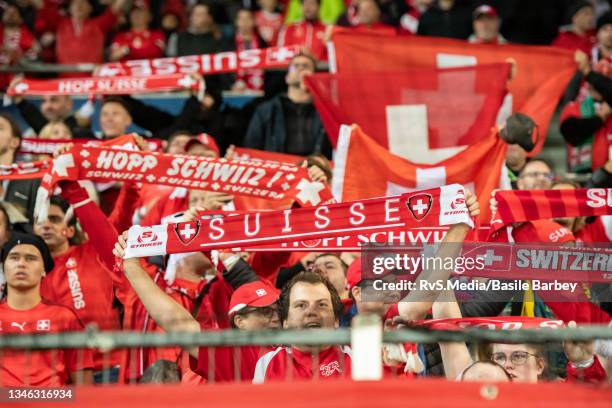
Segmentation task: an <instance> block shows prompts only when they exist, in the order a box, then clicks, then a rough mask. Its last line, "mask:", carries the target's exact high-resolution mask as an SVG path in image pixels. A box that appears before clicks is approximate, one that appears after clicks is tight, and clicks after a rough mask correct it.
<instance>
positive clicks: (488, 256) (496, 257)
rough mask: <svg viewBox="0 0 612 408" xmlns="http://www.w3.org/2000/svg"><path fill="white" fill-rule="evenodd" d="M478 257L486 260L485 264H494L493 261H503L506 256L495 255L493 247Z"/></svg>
mask: <svg viewBox="0 0 612 408" xmlns="http://www.w3.org/2000/svg"><path fill="white" fill-rule="evenodd" d="M478 258H480V259H483V260H484V264H485V266H491V265H493V262H497V261H501V260H503V259H504V258H503V257H502V256H500V255H495V251H494V250H492V249H487V252H485V254H484V255H481V256H479V257H478Z"/></svg>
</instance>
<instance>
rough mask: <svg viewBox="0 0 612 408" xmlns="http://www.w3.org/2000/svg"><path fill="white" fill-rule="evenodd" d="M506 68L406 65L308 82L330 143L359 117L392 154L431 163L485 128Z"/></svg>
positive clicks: (505, 77) (491, 123) (495, 108)
mask: <svg viewBox="0 0 612 408" xmlns="http://www.w3.org/2000/svg"><path fill="white" fill-rule="evenodd" d="M509 71H510V65H509V64H488V65H481V66H477V67H464V68H452V69H431V68H411V69H406V70H403V71H401V72H385V73H383V72H378V73H374V72H368V73H365V72H364V73H347V74H316V75H313V76H310V77H307V79H306V81H307V82H306V83H307V84H308V86H309V88H310V89H311V92H312V94H313V96H314V103H315V105H316V107H317V110H318V112H319V113H320V115H321V118H322V120H323V123H324V125H325V130H326V131H327V134H328V135H330V139H331V140H332V143H333V144H334V145H335V144H336V142H337V138H338V131H339V130H340V126H341V125H342V124H349V123H357V124H358V125H359V126H361V128H362V129H363V131H364V132H365V133H367V134H368V135H370V137H372V138H373V139H374V140H376V141H377V142H378V143H379V144H380V145H381V146H384V147H387V148H388V149H389V150H391V151H392V152H394V153H395V154H398V155H400V156H402V157H404V158H406V159H409V160H412V161H415V162H418V163H430V162H434V163H435V162H437V161H440V160H443V159H446V158H448V157H450V156H452V155H454V154H456V153H457V152H458V151H459V150H460V149H458V146H466V145H470V144H472V143H473V142H475V141H477V140H480V139H482V137H483V136H484V135H486V134H488V133H489V130H490V129H491V127H493V126H494V125H495V122H496V117H497V114H498V112H499V109H500V107H501V105H502V102H503V100H504V96H505V95H506V93H507V92H506V82H507V80H508V74H509ZM372 84H376V85H375V86H372Z"/></svg>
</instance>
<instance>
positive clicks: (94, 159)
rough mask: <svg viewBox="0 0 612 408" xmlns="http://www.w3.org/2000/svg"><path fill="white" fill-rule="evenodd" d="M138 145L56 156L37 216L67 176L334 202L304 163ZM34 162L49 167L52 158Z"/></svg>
mask: <svg viewBox="0 0 612 408" xmlns="http://www.w3.org/2000/svg"><path fill="white" fill-rule="evenodd" d="M126 142H129V143H128V144H127V145H126ZM134 146H135V144H134V142H133V141H132V136H122V137H119V138H115V139H112V140H109V141H107V142H104V143H102V144H101V145H99V146H94V147H90V146H74V147H72V148H71V149H70V150H69V151H67V152H66V153H64V154H62V155H60V156H58V157H56V158H55V159H53V164H52V167H51V168H50V169H49V170H47V171H45V172H44V176H43V177H42V182H41V185H40V187H39V190H38V195H37V197H36V208H35V213H36V215H37V216H38V217H40V219H44V218H45V217H46V215H47V208H48V201H49V197H50V195H51V194H52V192H53V190H54V188H55V186H56V185H57V183H58V182H59V181H61V180H93V181H101V182H103V181H131V182H140V183H147V184H160V185H167V186H172V187H186V188H190V189H200V190H207V191H217V192H224V193H227V194H236V195H246V196H252V197H259V198H267V199H271V200H282V199H285V198H287V197H291V198H294V199H295V200H296V202H297V203H298V204H299V205H301V206H309V205H318V204H321V203H329V202H332V201H333V197H332V195H331V192H330V191H329V189H328V188H327V186H325V185H324V184H323V183H320V182H313V181H311V180H310V177H309V176H308V170H307V169H306V168H303V167H298V166H295V165H288V164H283V163H275V162H252V161H231V160H226V159H218V158H208V157H193V156H186V155H173V154H162V153H154V152H141V151H137V150H136V149H135V147H134ZM126 148H127V150H126ZM32 164H33V165H37V164H38V165H40V166H46V167H48V163H46V162H35V163H32ZM41 172H42V169H41ZM3 178H5V179H8V178H10V175H5V176H3ZM30 178H32V177H30Z"/></svg>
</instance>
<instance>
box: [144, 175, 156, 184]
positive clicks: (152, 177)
mask: <svg viewBox="0 0 612 408" xmlns="http://www.w3.org/2000/svg"><path fill="white" fill-rule="evenodd" d="M146 179H147V181H148V182H149V183H152V182H154V181H155V176H154V175H152V174H149V175H148V176H147V177H146Z"/></svg>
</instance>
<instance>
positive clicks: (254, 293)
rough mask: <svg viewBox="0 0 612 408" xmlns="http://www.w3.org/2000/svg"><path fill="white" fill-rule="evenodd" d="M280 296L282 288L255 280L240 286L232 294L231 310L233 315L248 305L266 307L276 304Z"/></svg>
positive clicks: (229, 313) (230, 312)
mask: <svg viewBox="0 0 612 408" xmlns="http://www.w3.org/2000/svg"><path fill="white" fill-rule="evenodd" d="M279 296H280V290H278V289H276V288H275V287H273V286H272V285H270V284H269V283H266V282H264V281H255V282H251V283H247V284H246V285H242V286H240V287H239V288H238V289H236V290H235V291H234V293H233V294H232V298H231V299H230V305H229V312H227V315H228V316H229V317H231V316H232V315H234V314H235V313H237V312H239V311H241V310H242V309H244V308H245V307H247V306H253V307H266V306H270V305H272V304H274V302H276V301H277V300H278V297H279Z"/></svg>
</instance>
